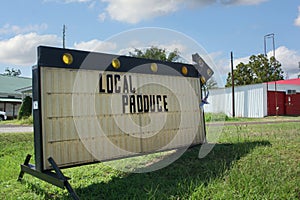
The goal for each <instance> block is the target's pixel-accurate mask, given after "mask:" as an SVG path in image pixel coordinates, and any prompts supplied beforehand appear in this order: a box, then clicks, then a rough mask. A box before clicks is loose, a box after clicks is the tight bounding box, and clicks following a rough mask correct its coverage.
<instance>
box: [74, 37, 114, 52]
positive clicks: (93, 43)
mask: <svg viewBox="0 0 300 200" xmlns="http://www.w3.org/2000/svg"><path fill="white" fill-rule="evenodd" d="M116 47H117V45H116V44H115V43H112V42H105V41H100V40H96V39H95V40H90V41H88V42H79V43H75V44H74V48H76V49H79V50H85V51H98V52H106V53H109V52H112V51H113V50H115V49H116Z"/></svg>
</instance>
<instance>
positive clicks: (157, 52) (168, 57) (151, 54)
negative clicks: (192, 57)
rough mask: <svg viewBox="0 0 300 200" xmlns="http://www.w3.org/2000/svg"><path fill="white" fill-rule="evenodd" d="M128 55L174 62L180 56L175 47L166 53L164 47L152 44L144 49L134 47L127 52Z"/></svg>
mask: <svg viewBox="0 0 300 200" xmlns="http://www.w3.org/2000/svg"><path fill="white" fill-rule="evenodd" d="M129 55H130V56H133V57H137V58H147V59H153V60H161V61H169V62H175V61H177V60H178V59H179V57H180V55H179V51H178V50H177V49H175V50H174V51H172V52H170V53H168V52H167V50H166V49H161V48H158V47H155V46H152V47H150V48H148V49H146V50H145V51H142V50H140V49H136V48H135V49H134V52H129Z"/></svg>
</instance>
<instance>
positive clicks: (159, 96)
mask: <svg viewBox="0 0 300 200" xmlns="http://www.w3.org/2000/svg"><path fill="white" fill-rule="evenodd" d="M156 101H157V111H158V112H161V111H162V107H161V105H159V102H160V101H161V95H157V96H156Z"/></svg>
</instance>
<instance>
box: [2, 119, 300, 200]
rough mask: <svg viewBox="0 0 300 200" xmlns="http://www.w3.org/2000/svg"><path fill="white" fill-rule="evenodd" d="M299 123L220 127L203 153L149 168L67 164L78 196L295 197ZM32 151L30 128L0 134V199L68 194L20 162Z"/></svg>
mask: <svg viewBox="0 0 300 200" xmlns="http://www.w3.org/2000/svg"><path fill="white" fill-rule="evenodd" d="M299 147H300V123H280V124H266V125H235V126H226V127H224V129H223V131H222V134H221V136H220V138H219V142H218V143H217V144H216V145H215V147H214V149H213V150H212V151H211V152H210V153H209V154H208V156H206V157H205V158H203V159H198V158H197V156H198V153H199V147H195V148H192V149H189V150H188V151H186V152H185V153H184V155H183V156H182V157H181V158H179V159H178V160H177V161H175V162H174V163H172V164H171V165H169V166H168V167H165V168H163V169H161V170H157V171H154V172H151V173H141V174H135V173H125V172H121V171H118V170H114V169H112V168H110V167H109V166H106V165H104V164H93V165H87V166H81V167H75V168H70V169H64V170H63V173H64V174H65V175H66V176H69V177H71V178H72V179H71V180H70V183H71V185H72V186H73V188H74V189H75V190H76V192H77V194H78V195H79V196H80V197H81V199H300V148H299ZM28 153H30V154H33V134H32V133H9V134H0V171H1V174H0V188H1V190H0V199H70V196H69V194H68V192H67V191H66V190H62V189H60V188H57V187H55V186H52V185H50V184H48V183H45V182H43V181H41V180H38V179H36V178H34V177H32V176H30V175H28V174H25V176H24V178H23V180H22V182H18V181H17V177H18V174H19V164H20V163H22V162H24V159H25V156H26V155H27V154H28Z"/></svg>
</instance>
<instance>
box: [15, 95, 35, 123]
mask: <svg viewBox="0 0 300 200" xmlns="http://www.w3.org/2000/svg"><path fill="white" fill-rule="evenodd" d="M31 112H32V98H31V97H30V96H27V97H25V98H24V100H23V103H22V105H21V107H20V110H19V114H18V119H19V120H20V119H23V118H28V117H29V116H30V115H31Z"/></svg>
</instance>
